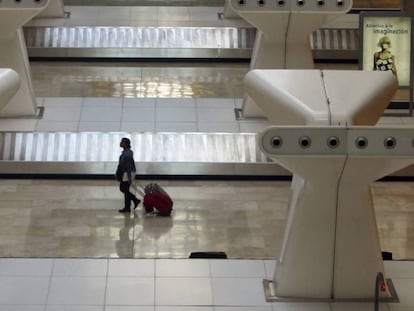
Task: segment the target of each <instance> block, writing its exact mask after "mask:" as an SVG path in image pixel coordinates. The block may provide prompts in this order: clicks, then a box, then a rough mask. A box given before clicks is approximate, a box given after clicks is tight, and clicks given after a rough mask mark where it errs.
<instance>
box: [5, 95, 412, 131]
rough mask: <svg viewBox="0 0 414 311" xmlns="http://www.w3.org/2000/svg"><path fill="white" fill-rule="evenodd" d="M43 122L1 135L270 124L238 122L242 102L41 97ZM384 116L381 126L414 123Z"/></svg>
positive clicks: (9, 127) (19, 122)
mask: <svg viewBox="0 0 414 311" xmlns="http://www.w3.org/2000/svg"><path fill="white" fill-rule="evenodd" d="M37 102H38V105H39V106H43V107H44V115H43V117H42V118H41V119H2V122H0V131H49V132H53V131H60V132H61V131H70V132H82V131H103V132H114V131H128V132H149V131H150V132H152V131H158V132H230V133H238V132H242V133H243V132H244V133H251V132H259V131H261V130H263V129H264V128H266V127H268V126H269V125H270V123H269V122H267V121H266V120H237V119H236V116H235V111H234V109H235V108H238V107H240V105H241V102H242V99H240V98H231V99H229V98H204V99H199V98H184V99H183V98H172V99H168V98H134V99H131V98H105V97H100V98H93V97H92V98H91V97H85V98H82V97H45V98H38V100H37ZM413 122H414V121H413V118H412V117H389V116H387V117H382V118H381V120H380V122H379V124H378V126H392V125H409V126H411V125H412V124H413Z"/></svg>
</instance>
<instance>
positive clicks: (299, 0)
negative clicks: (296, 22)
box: [296, 0, 305, 6]
mask: <svg viewBox="0 0 414 311" xmlns="http://www.w3.org/2000/svg"><path fill="white" fill-rule="evenodd" d="M296 4H297V5H298V6H304V5H305V0H297V1H296Z"/></svg>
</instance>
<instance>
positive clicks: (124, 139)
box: [121, 137, 131, 148]
mask: <svg viewBox="0 0 414 311" xmlns="http://www.w3.org/2000/svg"><path fill="white" fill-rule="evenodd" d="M121 141H122V142H123V143H125V145H127V147H128V148H130V147H131V141H130V140H129V138H126V137H124V138H122V139H121Z"/></svg>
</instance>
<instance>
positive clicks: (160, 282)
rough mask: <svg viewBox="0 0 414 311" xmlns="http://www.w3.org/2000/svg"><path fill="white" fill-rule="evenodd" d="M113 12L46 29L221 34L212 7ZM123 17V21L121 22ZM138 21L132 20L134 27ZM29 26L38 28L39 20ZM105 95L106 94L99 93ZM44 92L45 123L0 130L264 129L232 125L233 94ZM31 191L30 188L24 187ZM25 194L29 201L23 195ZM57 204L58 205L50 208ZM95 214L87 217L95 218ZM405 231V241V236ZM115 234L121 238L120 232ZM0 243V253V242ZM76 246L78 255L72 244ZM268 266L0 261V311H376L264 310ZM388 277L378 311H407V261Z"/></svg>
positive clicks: (393, 120) (325, 309)
mask: <svg viewBox="0 0 414 311" xmlns="http://www.w3.org/2000/svg"><path fill="white" fill-rule="evenodd" d="M199 9H200V8H195V9H194V10H199ZM120 10H124V13H122V12H121V11H120V12H119V14H121V15H118V16H117V14H114V9H113V8H111V9H107V8H102V9H96V8H76V7H74V8H72V9H71V12H72V14H73V15H72V20H71V21H68V20H63V19H55V20H53V19H50V20H48V21H47V23H49V24H51V25H74V24H76V25H102V24H103V23H104V24H105V25H108V26H109V25H126V26H140V25H143V24H144V23H145V25H151V24H152V25H154V26H168V25H170V24H168V21H166V19H171V16H176V15H177V16H178V17H177V18H176V17H174V18H173V20H174V21H173V23H174V25H177V24H181V25H189V24H191V25H195V26H200V25H203V26H204V25H206V24H209V25H210V24H211V23H212V22H213V20H214V23H218V24H220V25H223V26H225V24H224V22H223V21H217V19H216V14H217V10H216V9H214V8H209V9H208V12H209V13H208V14H207V15H205V14H204V13H201V14H198V15H197V14H195V12H192V13H191V14H190V13H189V12H190V11H189V10H190V9H181V10H178V9H177V10H175V12H174V13H175V14H173V15H170V13H171V12H173V11H172V9H171V8H168V9H162V8H157V9H152V11H148V10H150V9H146V10H144V9H142V10H141V9H136V14H134V15H132V13H131V12H132V11H131V8H129V9H122V8H120ZM138 11H142V12H138ZM91 12H92V13H93V16H92V17H91V15H90V14H91ZM98 12H99V13H98ZM154 12H156V14H155V15H154ZM122 14H124V15H123V16H124V17H123V18H122ZM140 14H141V15H140ZM137 16H139V18H135V17H137ZM190 16H195V17H196V18H194V19H193V18H190ZM33 23H34V24H35V25H40V24H42V25H44V23H45V21H42V22H39V21H36V22H33ZM231 23H233V22H231ZM236 23H240V21H237V22H236ZM172 84H173V83H172ZM67 87H68V88H70V83H67ZM105 87H106V88H109V87H110V86H109V85H108V84H105ZM160 87H165V85H160ZM44 93H45V92H43V93H42V95H41V96H39V95H38V102H39V105H40V106H44V107H45V115H44V117H43V118H42V119H14V120H12V119H5V120H1V122H0V130H7V131H10V130H16V131H231V132H252V131H254V132H256V131H259V130H260V129H262V128H263V127H265V126H267V122H266V121H252V122H248V121H237V120H236V119H235V117H234V113H233V110H234V108H235V107H240V105H241V97H240V96H239V94H237V95H235V94H233V95H230V96H221V94H219V95H216V96H215V97H214V95H213V96H211V95H210V96H207V97H209V98H205V97H197V96H196V95H194V93H192V94H190V95H189V96H187V98H185V99H183V98H182V96H181V95H180V96H181V97H176V98H175V99H171V98H161V97H163V96H160V93H154V95H153V96H152V97H148V96H142V94H143V93H138V94H137V95H136V96H133V98H127V97H125V96H123V95H122V94H121V95H120V94H117V95H115V96H113V95H109V96H99V97H90V96H88V95H85V94H84V93H82V94H79V93H75V92H72V94H71V95H69V96H68V95H65V97H61V96H55V95H51V96H50V95H49V96H48V95H44ZM180 94H182V93H180ZM52 96H53V97H52ZM167 97H168V96H167ZM171 97H173V96H171ZM184 97H185V96H184ZM217 111H219V112H220V113H217ZM413 123H414V122H413V118H411V117H384V118H382V119H381V122H380V125H402V126H404V125H411V124H413ZM9 188H10V187H7V185H5V186H4V189H5V191H12V190H11V189H9ZM28 189H29V190H30V189H34V188H30V187H28ZM26 193H27V194H26V195H30V191H29V192H26ZM55 203H56V204H59V203H61V202H60V201H59V200H57V201H56V202H55ZM13 204H16V205H13ZM13 204H12V206H8V208H12V209H14V210H15V209H16V206H17V207H21V204H22V203H21V202H19V203H13ZM37 204H42V200H38V201H37ZM30 207H32V206H30ZM111 208H113V207H112V206H111ZM206 208H208V206H206ZM404 208H405V207H404ZM6 212H7V211H6ZM114 213H116V210H114ZM94 214H95V213H94ZM94 214H88V215H92V216H91V217H93V215H94ZM16 218H17V217H13V220H14V221H17V222H18V221H19V219H16ZM189 221H191V219H190V220H189ZM405 221H407V220H405ZM247 222H249V219H247ZM406 229H407V235H408V233H409V230H408V227H407V228H406ZM27 234H29V236H27V243H30V232H28V233H27ZM114 234H116V235H118V234H119V232H115V233H114ZM189 234H191V233H189ZM75 235H76V232H75ZM408 238H409V237H408V236H407V238H406V240H404V241H406V243H407V244H408V243H409V239H408ZM4 239H7V237H6V238H4ZM110 242H111V243H113V242H112V241H110ZM174 243H180V242H179V241H175V242H174ZM0 244H2V242H1V238H0ZM73 247H74V248H76V245H74V246H73ZM32 256H33V255H32ZM29 257H30V256H29ZM95 257H96V256H95ZM274 266H275V262H274V261H273V260H259V259H256V260H253V259H244V260H243V259H240V260H195V259H192V260H188V259H112V258H88V259H87V258H85V259H81V258H77V259H70V258H66V259H65V258H36V259H35V258H2V259H0V310H4V311H5V310H7V311H75V310H76V311H114V310H120V311H178V310H180V311H181V310H183V311H235V310H252V311H348V310H349V311H351V310H352V311H354V310H358V311H368V310H373V304H370V303H367V304H358V303H266V302H265V299H264V291H263V288H262V280H263V278H271V277H272V271H273V269H274ZM385 269H386V276H387V277H390V278H392V280H393V282H394V285H395V286H396V289H397V293H398V295H399V297H400V300H401V302H400V303H398V304H389V305H387V304H382V305H381V310H382V311H385V310H391V311H409V310H414V296H413V295H412V294H413V293H414V262H409V261H393V262H386V263H385Z"/></svg>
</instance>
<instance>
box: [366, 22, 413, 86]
mask: <svg viewBox="0 0 414 311" xmlns="http://www.w3.org/2000/svg"><path fill="white" fill-rule="evenodd" d="M361 26H362V27H363V29H362V33H363V38H362V41H363V42H362V70H378V71H391V72H392V73H393V74H394V75H395V77H396V78H397V79H398V83H399V85H400V87H409V86H410V73H411V67H410V65H411V17H406V16H397V17H396V16H363V17H362V21H361Z"/></svg>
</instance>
